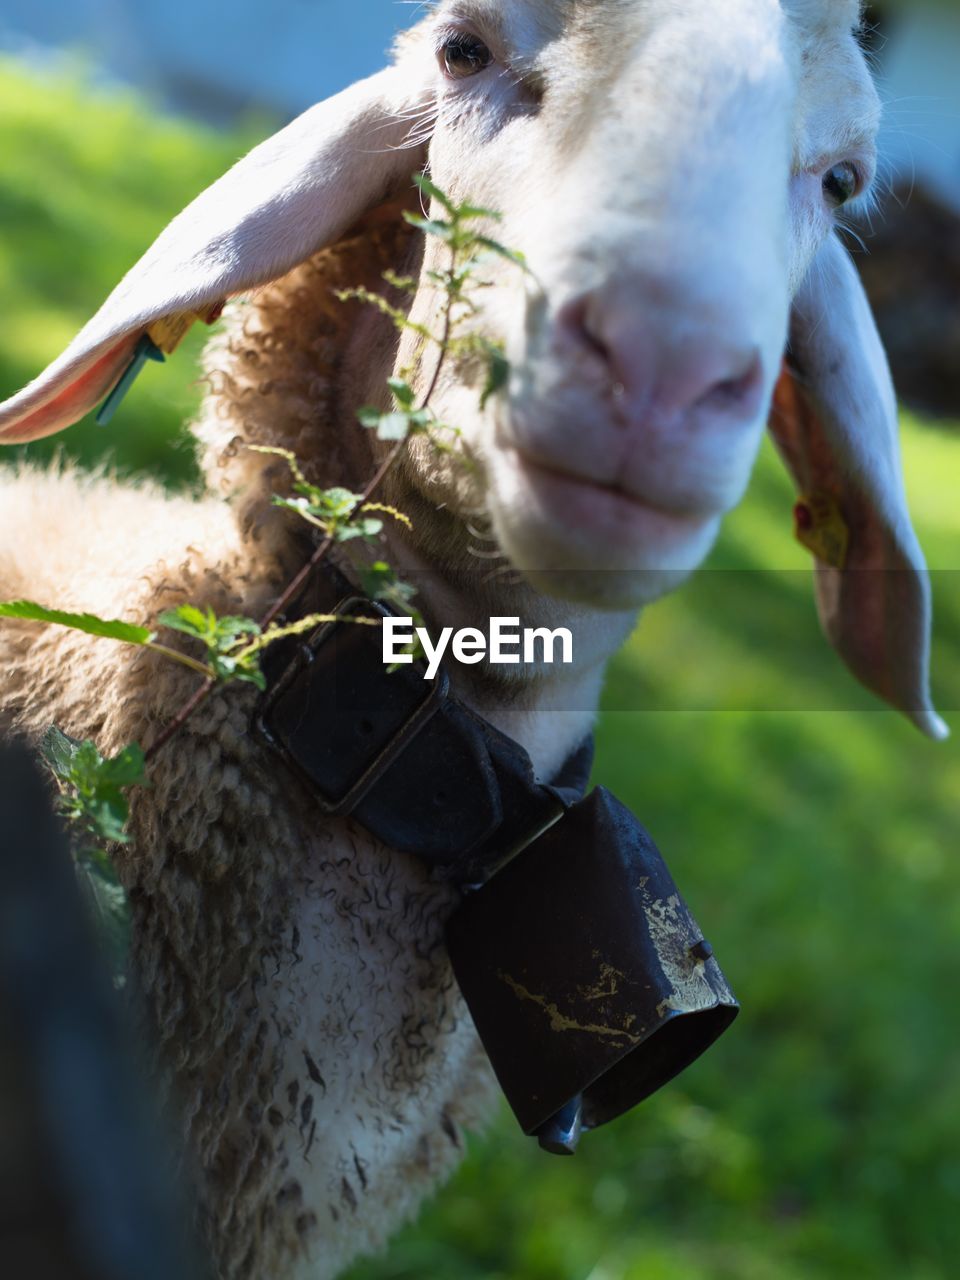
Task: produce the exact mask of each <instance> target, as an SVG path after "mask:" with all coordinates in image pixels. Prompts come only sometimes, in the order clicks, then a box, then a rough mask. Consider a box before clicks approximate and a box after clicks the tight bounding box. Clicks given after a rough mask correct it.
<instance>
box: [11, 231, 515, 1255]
mask: <svg viewBox="0 0 960 1280" xmlns="http://www.w3.org/2000/svg"><path fill="white" fill-rule="evenodd" d="M406 234H407V233H406V232H402V231H398V230H396V229H394V228H386V229H384V230H382V231H380V232H377V233H375V234H372V235H368V236H366V237H364V238H363V239H359V240H354V241H352V242H347V243H344V244H341V245H339V246H336V247H334V248H333V249H330V250H327V251H325V252H324V253H322V254H320V255H318V256H317V257H316V258H314V259H312V260H311V261H309V262H307V263H305V264H304V265H303V266H301V267H299V268H297V269H296V270H295V271H293V272H291V273H290V275H288V276H287V277H286V278H285V279H283V280H282V281H279V282H278V283H276V284H274V285H272V286H270V287H269V288H267V289H265V290H264V291H262V293H260V294H259V295H258V297H257V298H256V300H255V301H254V302H253V303H251V304H247V305H235V306H233V307H232V308H231V310H230V313H229V315H228V321H227V325H226V329H225V332H224V334H223V335H222V336H220V337H218V338H216V339H215V340H214V341H213V343H212V344H211V349H210V352H209V354H208V358H207V362H208V367H209V369H210V370H211V372H210V375H209V381H210V391H209V394H208V396H207V399H206V402H205V405H204V410H203V415H202V421H201V423H200V424H199V426H198V428H197V434H198V435H199V437H200V439H201V440H202V441H203V443H204V445H205V459H204V465H205V469H206V473H207V477H208V482H209V487H210V490H211V492H210V493H208V495H207V496H205V497H203V498H201V499H200V500H197V501H191V500H189V499H187V498H183V497H173V498H171V497H169V496H166V495H164V494H163V493H161V492H160V491H159V490H157V489H155V488H151V487H150V486H148V485H137V486H133V485H130V484H118V483H116V482H114V481H112V480H110V479H109V478H106V477H103V476H94V477H89V476H88V477H84V476H81V475H79V474H76V473H74V472H71V471H62V470H61V471H53V472H47V473H43V472H38V471H21V472H20V474H19V475H18V476H16V477H15V478H14V477H13V476H8V477H7V478H5V479H3V480H0V490H2V496H0V524H2V525H3V526H5V528H4V529H2V530H0V547H2V548H4V550H3V552H2V554H0V595H2V596H3V597H5V598H14V597H17V596H29V597H30V598H35V599H40V600H49V601H55V602H56V603H57V604H58V605H60V606H62V607H65V608H69V607H76V608H83V609H93V610H97V611H99V612H101V613H104V614H108V615H111V616H116V615H122V616H124V617H128V618H131V619H136V620H138V621H144V620H149V619H153V618H155V617H156V616H157V614H158V613H159V612H160V611H161V610H163V609H165V608H170V607H173V606H176V605H177V604H181V603H183V602H185V601H187V600H189V601H192V602H195V603H201V604H210V605H211V606H212V607H213V608H214V609H216V610H217V611H218V612H220V613H242V614H248V615H252V616H257V615H259V614H261V613H262V612H263V611H264V610H265V609H266V607H267V606H268V604H269V602H270V600H271V599H273V598H275V597H276V594H277V592H278V591H279V589H280V588H281V587H282V586H283V584H284V583H285V581H286V580H287V579H288V577H289V576H290V573H291V570H292V569H295V568H296V567H297V563H298V560H299V558H300V557H301V556H302V545H301V543H300V542H299V540H298V534H297V533H296V531H295V529H294V528H293V527H292V526H291V524H290V522H289V517H288V516H287V515H286V514H285V513H281V512H278V511H277V510H276V509H275V508H273V507H272V506H271V504H270V498H271V494H272V493H273V491H274V490H275V489H276V488H277V487H278V486H279V485H280V484H281V483H282V482H283V476H284V472H285V468H283V466H282V464H281V465H280V466H278V465H277V464H276V462H275V460H271V459H268V458H264V457H263V456H260V455H256V454H253V453H251V452H249V451H247V450H245V449H243V448H242V447H241V446H242V445H243V444H248V443H249V444H269V445H275V446H281V447H284V448H289V449H292V450H294V451H295V452H296V454H297V456H298V457H299V458H300V459H301V460H302V461H303V462H304V464H305V466H306V467H307V469H308V471H310V472H311V473H312V474H313V475H314V476H316V477H317V478H320V479H325V480H326V482H327V483H330V482H333V481H335V480H339V479H341V475H342V470H343V465H344V464H343V462H342V461H341V460H338V445H337V443H336V442H337V438H338V433H337V432H336V431H335V430H333V429H332V425H331V424H332V423H333V421H334V417H335V414H336V395H335V385H336V373H337V368H338V359H339V353H340V351H341V348H342V344H343V342H344V340H345V336H346V334H347V333H348V332H349V329H350V326H351V324H353V323H355V321H356V310H355V308H352V307H345V306H344V305H343V304H341V303H339V302H337V301H336V300H335V299H334V298H333V296H332V290H333V289H334V288H337V287H341V286H345V285H355V284H358V283H363V282H364V281H366V282H368V283H369V284H370V285H371V287H373V286H374V285H375V283H376V281H377V280H378V279H379V275H380V272H381V271H382V270H383V268H384V266H385V265H388V264H390V263H395V262H396V261H397V256H396V255H397V252H398V245H397V242H396V238H397V236H398V235H406ZM214 371H215V372H214ZM217 490H219V492H220V494H221V495H226V496H228V497H229V498H230V502H229V503H228V502H224V501H223V500H222V499H221V498H217V497H215V496H213V494H214V492H215V491H217ZM37 512H55V513H56V528H54V527H53V521H52V520H42V519H41V520H38V519H37ZM25 528H30V529H31V530H32V536H31V538H30V539H24V538H23V537H22V530H23V529H25ZM78 529H82V530H83V537H82V539H81V538H77V537H74V536H72V534H71V531H76V530H78ZM121 529H122V530H123V531H124V532H123V538H122V540H121V539H120V538H118V535H117V530H121ZM65 534H66V535H67V536H65ZM4 535H5V536H4ZM0 662H2V664H3V669H4V672H5V679H4V682H3V688H2V692H0V707H2V718H3V722H4V723H5V724H6V725H8V726H16V728H18V729H19V730H20V731H21V732H23V731H26V732H28V733H29V734H31V735H37V734H39V733H40V732H41V731H42V730H43V729H44V728H45V727H46V726H47V725H48V724H50V723H52V722H53V723H56V724H58V725H60V726H61V727H62V728H63V729H64V730H65V731H66V732H68V733H70V734H73V735H76V736H79V737H89V738H92V739H94V740H96V742H97V743H98V744H99V745H100V747H101V749H102V750H103V751H105V752H113V751H116V750H118V749H120V748H121V747H122V746H124V745H125V744H126V743H128V742H131V741H139V742H143V743H149V742H150V741H151V740H152V739H153V738H154V737H155V736H156V735H157V733H158V732H159V730H160V729H161V728H162V727H163V726H164V724H165V723H166V722H167V721H168V720H169V718H170V716H171V713H172V712H173V711H174V710H175V709H176V708H178V707H179V706H180V705H182V703H183V702H184V701H185V700H186V698H187V697H189V695H190V694H191V693H192V691H193V690H194V688H195V682H196V677H194V676H192V675H191V674H190V673H189V672H188V671H185V670H184V669H182V668H180V667H178V666H173V665H171V664H167V663H164V662H163V661H162V660H158V659H157V658H156V657H155V656H154V655H152V654H149V653H143V652H139V651H132V650H129V649H125V648H121V647H118V646H115V645H113V644H112V643H110V642H109V641H102V640H92V639H90V638H89V637H86V636H81V635H77V634H75V633H73V632H65V631H61V630H59V629H55V628H51V629H43V630H38V629H37V628H36V627H34V626H32V625H30V624H17V623H10V624H5V625H4V626H3V627H2V628H0ZM252 705H253V695H252V693H245V692H237V691H231V692H229V693H228V694H226V695H220V696H218V697H216V698H214V699H213V700H212V701H211V702H210V703H209V704H208V705H207V706H206V707H205V708H204V709H203V710H202V711H201V712H200V713H199V714H198V715H196V716H195V717H194V718H193V720H191V721H190V723H189V725H188V726H187V728H186V729H185V730H184V731H183V732H182V733H181V734H180V735H179V737H178V738H177V739H176V740H175V742H174V743H173V745H172V746H171V747H169V748H168V749H166V750H165V751H164V752H162V753H161V754H160V755H159V756H158V757H157V759H156V761H155V762H154V763H153V764H152V766H151V771H150V786H149V788H148V789H145V790H143V791H141V792H139V793H138V794H137V796H136V799H135V802H134V806H133V814H132V823H131V833H132V837H133V841H132V844H131V846H130V847H129V848H128V849H126V850H123V851H121V852H120V853H119V866H120V871H121V875H122V878H123V881H124V884H125V886H126V888H127V891H128V893H129V896H130V902H131V904H132V910H133V944H132V955H131V979H132V984H131V985H132V988H133V990H134V991H135V1000H136V1002H137V1006H138V1009H139V1011H140V1012H141V1014H142V1018H143V1021H144V1024H145V1027H146V1031H147V1034H148V1036H149V1038H150V1040H151V1042H152V1043H153V1044H154V1046H155V1050H156V1062H157V1070H158V1078H159V1080H160V1083H161V1093H162V1095H163V1097H164V1098H165V1103H166V1105H167V1106H168V1107H169V1108H170V1109H171V1110H172V1112H173V1114H174V1115H175V1117H176V1123H177V1128H178V1131H179V1132H182V1134H183V1137H184V1158H185V1167H187V1168H188V1169H190V1170H191V1175H190V1176H191V1177H192V1178H193V1180H194V1182H195V1187H196V1199H197V1204H198V1213H199V1219H200V1226H201V1231H202V1235H203V1238H204V1241H205V1244H206V1246H207V1248H208V1249H209V1251H210V1254H211V1256H212V1257H213V1259H214V1261H215V1266H216V1274H217V1275H218V1276H219V1277H221V1280H248V1278H252V1277H257V1278H258V1280H259V1277H264V1276H267V1275H271V1276H273V1275H281V1274H282V1275H284V1276H289V1277H291V1280H294V1278H297V1277H304V1278H305V1277H307V1276H309V1277H311V1278H312V1280H322V1278H323V1277H331V1276H334V1275H336V1274H338V1273H339V1272H340V1271H341V1270H342V1269H343V1268H344V1267H345V1266H346V1265H347V1264H348V1263H349V1262H350V1261H351V1259H353V1258H354V1257H356V1256H357V1255H358V1254H361V1253H364V1252H368V1251H371V1250H375V1249H377V1248H379V1247H381V1246H382V1244H383V1243H384V1242H385V1240H386V1239H387V1237H388V1235H389V1234H390V1233H391V1232H392V1231H393V1230H395V1228H396V1226H397V1225H398V1224H399V1223H400V1222H401V1221H402V1220H404V1219H405V1218H406V1217H408V1216H409V1215H410V1214H411V1213H412V1212H413V1211H414V1210H415V1209H416V1208H417V1206H418V1205H419V1204H420V1202H421V1200H422V1199H423V1197H424V1195H425V1194H426V1193H427V1191H428V1190H430V1189H431V1188H432V1187H433V1186H434V1185H435V1184H436V1183H437V1182H438V1180H440V1179H442V1178H443V1177H444V1176H445V1175H447V1174H448V1173H449V1172H450V1171H451V1170H452V1168H453V1167H454V1166H455V1164H456V1163H457V1161H458V1159H459V1157H460V1155H461V1153H462V1145H463V1144H462V1138H461V1129H462V1127H464V1126H476V1125H478V1124H480V1123H481V1122H482V1120H483V1118H484V1117H485V1116H486V1115H487V1114H488V1113H489V1110H490V1107H491V1104H492V1100H493V1098H494V1096H495V1090H494V1086H493V1082H492V1077H491V1075H490V1072H489V1068H488V1066H487V1064H486V1059H485V1057H484V1055H483V1053H482V1050H481V1049H480V1047H479V1044H478V1042H477V1040H476V1036H475V1033H474V1031H473V1028H472V1024H471V1023H470V1020H469V1018H468V1016H467V1015H466V1012H465V1009H464V1006H463V1004H462V1001H461V999H460V996H459V993H458V992H457V990H456V987H455V984H454V981H453V977H452V974H451V970H450V966H449V962H448V959H447V956H446V952H445V949H444V948H443V945H442V933H443V925H444V922H445V919H446V917H447V915H448V914H449V911H450V908H451V905H452V900H451V891H450V890H448V889H444V888H442V887H440V886H438V885H436V884H433V883H431V882H430V881H429V880H428V878H427V876H426V873H425V872H424V870H423V869H422V867H421V866H420V864H419V863H418V862H417V861H416V860H415V859H412V858H408V857H403V856H399V855H396V854H394V853H390V852H388V851H387V850H385V849H384V848H383V847H382V846H381V845H380V844H379V843H378V842H377V841H376V840H374V839H373V838H372V837H371V836H369V835H368V834H367V833H366V832H365V831H363V830H362V829H360V828H359V827H356V826H354V825H353V824H351V823H350V822H349V821H344V820H328V819H326V818H324V817H323V816H322V815H321V814H320V813H319V811H318V809H317V808H316V805H315V804H314V802H313V801H312V800H311V798H310V797H309V796H308V795H307V794H305V792H304V791H303V790H302V789H301V788H300V786H299V785H298V783H297V782H296V781H295V780H294V779H293V778H292V777H291V776H288V775H287V774H286V773H285V772H284V771H283V770H281V769H280V768H279V767H278V766H277V764H276V762H275V761H274V759H273V758H272V757H270V756H269V755H267V754H265V752H264V750H263V748H262V747H261V746H260V745H259V744H258V743H257V742H256V741H255V740H254V739H253V738H252V737H251V736H250V734H249V719H250V713H251V708H252Z"/></svg>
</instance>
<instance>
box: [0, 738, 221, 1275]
mask: <svg viewBox="0 0 960 1280" xmlns="http://www.w3.org/2000/svg"><path fill="white" fill-rule="evenodd" d="M129 1039H130V1038H129V1037H128V1035H127V1033H126V1030H125V1028H124V1026H123V1022H122V1009H121V1002H120V999H119V997H118V996H117V994H116V993H115V992H114V990H113V989H112V985H111V983H110V980H109V978H108V976H107V974H106V972H105V969H104V966H103V965H102V964H101V960H100V957H99V955H98V954H97V948H96V944H95V941H94V937H93V935H92V930H91V926H90V924H89V921H88V918H87V913H86V908H85V906H84V904H83V900H82V898H81V894H80V891H79V887H78V885H77V882H76V878H75V876H74V872H73V867H72V861H71V857H70V853H69V851H68V848H67V842H66V839H65V838H64V835H63V832H62V831H61V830H60V827H59V824H58V822H57V820H56V818H55V817H54V815H53V813H52V811H51V804H50V796H49V792H48V789H47V787H46V786H45V785H44V782H43V779H42V777H41V775H40V773H39V771H38V768H37V766H36V765H35V764H34V763H33V761H32V760H31V758H30V755H29V753H28V752H27V750H26V749H25V748H23V747H19V746H12V745H5V744H0V1272H2V1274H4V1275H7V1276H22V1277H25V1278H26V1277H30V1280H181V1278H182V1280H195V1278H196V1277H197V1276H198V1275H199V1272H198V1271H197V1270H196V1268H195V1267H192V1266H191V1265H190V1264H189V1263H188V1262H187V1257H186V1246H185V1236H186V1232H185V1230H184V1228H183V1226H182V1222H183V1220H184V1216H183V1215H181V1214H180V1213H179V1212H178V1210H177V1201H176V1196H175V1195H174V1193H173V1189H172V1185H173V1184H172V1179H171V1178H170V1176H169V1166H168V1163H167V1161H166V1158H165V1157H166V1153H165V1151H164V1150H163V1149H162V1143H159V1142H158V1140H157V1136H156V1135H155V1134H154V1133H153V1131H152V1127H151V1125H150V1123H149V1122H148V1120H147V1114H148V1112H147V1108H146V1106H145V1105H144V1102H143V1099H142V1098H141V1096H140V1093H139V1091H138V1089H137V1086H136V1082H135V1081H136V1076H135V1070H134V1068H133V1058H134V1055H133V1052H132V1050H131V1047H130V1043H129Z"/></svg>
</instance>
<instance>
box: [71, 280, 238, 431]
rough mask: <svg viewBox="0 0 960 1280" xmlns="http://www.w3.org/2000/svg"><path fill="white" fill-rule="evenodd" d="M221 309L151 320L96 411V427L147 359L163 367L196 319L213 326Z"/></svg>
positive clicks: (115, 407) (106, 418) (105, 419)
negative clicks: (119, 375)
mask: <svg viewBox="0 0 960 1280" xmlns="http://www.w3.org/2000/svg"><path fill="white" fill-rule="evenodd" d="M223 308H224V303H223V302H218V303H217V304H216V306H214V307H211V308H209V309H208V310H207V311H180V312H177V313H176V314H175V315H170V316H161V318H160V319H159V320H155V321H154V322H153V324H152V325H150V326H149V328H148V329H147V331H146V333H145V334H144V335H143V337H142V338H141V339H140V341H139V342H138V343H137V345H136V348H135V350H134V353H133V359H132V360H131V361H130V363H129V364H128V365H127V367H126V369H125V370H124V371H123V374H122V376H121V378H120V381H119V382H118V383H117V385H116V386H115V387H114V388H113V390H112V391H111V392H110V394H109V395H108V396H107V398H106V400H104V402H103V404H102V405H101V406H100V408H99V409H98V410H97V416H96V422H97V424H98V425H99V426H101V427H105V426H106V425H107V423H108V422H109V421H110V420H111V419H112V418H113V415H114V414H115V413H116V412H117V410H118V409H119V408H120V405H121V404H122V403H123V401H124V399H125V398H126V395H127V392H128V391H129V390H130V388H131V387H132V386H133V384H134V382H135V381H136V379H137V377H138V375H139V374H140V371H141V370H142V369H143V366H144V365H145V364H146V363H147V361H148V360H153V361H155V362H156V363H157V364H163V363H164V361H165V360H166V358H167V356H169V355H173V353H174V351H176V349H177V347H179V345H180V343H181V342H182V341H183V340H184V338H185V337H186V336H187V334H188V333H189V332H190V330H191V329H192V328H193V326H194V325H195V324H196V323H197V321H198V320H202V321H203V323H204V324H216V322H217V321H218V320H219V319H220V317H221V316H222V315H223Z"/></svg>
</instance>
